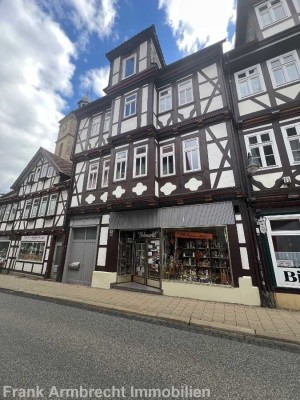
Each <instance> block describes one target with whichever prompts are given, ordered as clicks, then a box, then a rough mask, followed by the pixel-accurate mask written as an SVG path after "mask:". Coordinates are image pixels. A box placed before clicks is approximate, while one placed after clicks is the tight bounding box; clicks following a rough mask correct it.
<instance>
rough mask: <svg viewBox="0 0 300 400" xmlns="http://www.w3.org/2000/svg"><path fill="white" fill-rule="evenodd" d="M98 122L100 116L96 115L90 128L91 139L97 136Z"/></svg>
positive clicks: (98, 130)
mask: <svg viewBox="0 0 300 400" xmlns="http://www.w3.org/2000/svg"><path fill="white" fill-rule="evenodd" d="M100 122H101V115H97V116H96V117H93V122H92V128H91V137H93V136H98V135H99V132H100Z"/></svg>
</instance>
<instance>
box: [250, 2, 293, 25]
mask: <svg viewBox="0 0 300 400" xmlns="http://www.w3.org/2000/svg"><path fill="white" fill-rule="evenodd" d="M272 1H273V0H268V1H265V2H264V3H261V4H258V5H257V6H256V7H255V12H256V16H257V20H258V24H259V27H260V29H267V28H269V27H270V26H273V25H275V24H277V23H280V22H281V21H284V20H285V19H287V18H289V17H290V16H291V14H290V10H289V7H288V5H287V3H286V1H285V0H280V3H281V5H282V7H283V10H284V12H285V16H284V17H283V18H280V19H276V15H275V13H274V8H275V7H274V6H272V4H271V3H272ZM265 5H266V6H267V9H268V10H269V13H270V17H271V20H272V21H271V23H269V24H267V25H264V23H263V19H262V16H261V13H260V10H259V9H260V8H261V7H263V6H265Z"/></svg>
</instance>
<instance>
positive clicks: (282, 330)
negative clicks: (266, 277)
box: [0, 274, 300, 346]
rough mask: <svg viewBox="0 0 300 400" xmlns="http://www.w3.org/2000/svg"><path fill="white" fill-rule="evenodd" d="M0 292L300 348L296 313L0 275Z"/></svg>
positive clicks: (299, 324) (297, 312)
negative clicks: (37, 297) (1, 290)
mask: <svg viewBox="0 0 300 400" xmlns="http://www.w3.org/2000/svg"><path fill="white" fill-rule="evenodd" d="M0 289H5V290H11V291H15V292H22V293H26V294H28V295H34V296H39V297H42V298H43V297H45V298H50V299H56V300H60V301H66V302H72V303H79V304H81V305H85V306H88V307H96V308H99V309H105V310H114V311H119V312H122V313H126V314H131V315H139V316H145V317H150V318H158V319H164V320H169V321H172V322H179V323H182V324H186V325H192V326H197V327H198V328H201V329H204V330H207V329H208V330H212V331H218V332H220V331H221V332H226V333H231V334H233V335H240V336H243V337H247V338H249V337H250V338H260V339H268V340H272V341H280V342H281V343H292V344H297V345H299V346H300V312H299V311H287V310H278V309H268V308H260V307H249V306H242V305H234V304H227V303H226V304H225V303H215V302H208V301H199V300H190V299H183V298H178V297H167V296H157V295H153V294H144V293H137V292H129V291H128V292H127V291H124V290H116V289H111V290H104V289H95V288H91V287H87V286H81V285H71V284H63V283H57V282H52V281H45V280H40V279H32V278H28V277H24V276H23V275H5V274H0Z"/></svg>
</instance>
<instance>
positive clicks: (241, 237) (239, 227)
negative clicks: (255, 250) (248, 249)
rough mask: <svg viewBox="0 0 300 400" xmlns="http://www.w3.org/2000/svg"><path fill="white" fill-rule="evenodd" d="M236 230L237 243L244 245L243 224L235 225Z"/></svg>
mask: <svg viewBox="0 0 300 400" xmlns="http://www.w3.org/2000/svg"><path fill="white" fill-rule="evenodd" d="M236 229H237V234H238V240H239V243H241V244H244V243H246V239H245V232H244V227H243V224H236Z"/></svg>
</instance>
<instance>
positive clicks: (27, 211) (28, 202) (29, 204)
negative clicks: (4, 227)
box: [23, 200, 31, 219]
mask: <svg viewBox="0 0 300 400" xmlns="http://www.w3.org/2000/svg"><path fill="white" fill-rule="evenodd" d="M30 209H31V200H27V201H26V204H25V208H24V213H23V218H24V219H26V218H28V217H29V213H30Z"/></svg>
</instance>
